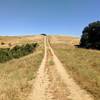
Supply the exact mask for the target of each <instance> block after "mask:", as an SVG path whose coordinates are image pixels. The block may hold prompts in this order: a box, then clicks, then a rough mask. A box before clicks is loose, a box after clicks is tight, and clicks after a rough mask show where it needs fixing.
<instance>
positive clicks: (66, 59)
mask: <svg viewBox="0 0 100 100" xmlns="http://www.w3.org/2000/svg"><path fill="white" fill-rule="evenodd" d="M56 38H58V37H56ZM60 39H61V38H60ZM51 41H52V40H51ZM51 45H52V48H53V49H54V51H55V53H56V55H57V56H58V58H59V59H60V60H61V62H62V63H63V64H64V67H65V69H66V70H68V71H69V73H70V75H71V76H72V77H73V78H74V79H75V80H76V82H77V83H78V84H79V85H80V86H81V87H82V88H84V89H86V90H87V91H88V92H90V93H91V94H92V95H93V96H94V98H95V100H100V51H96V50H87V49H80V48H73V47H71V46H69V45H67V44H64V43H62V42H61V43H51Z"/></svg>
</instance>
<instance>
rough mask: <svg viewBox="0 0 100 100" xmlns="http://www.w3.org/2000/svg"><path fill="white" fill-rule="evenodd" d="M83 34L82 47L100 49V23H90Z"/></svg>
mask: <svg viewBox="0 0 100 100" xmlns="http://www.w3.org/2000/svg"><path fill="white" fill-rule="evenodd" d="M82 33H83V34H82V37H81V39H80V47H84V48H94V49H100V21H96V22H93V23H90V24H89V25H88V26H86V27H85V28H84V30H83V32H82Z"/></svg>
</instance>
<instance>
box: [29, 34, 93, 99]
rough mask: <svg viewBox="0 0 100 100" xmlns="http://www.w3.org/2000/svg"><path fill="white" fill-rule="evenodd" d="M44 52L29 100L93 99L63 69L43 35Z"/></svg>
mask: <svg viewBox="0 0 100 100" xmlns="http://www.w3.org/2000/svg"><path fill="white" fill-rule="evenodd" d="M44 48H45V54H44V58H43V60H42V63H41V65H40V68H39V70H38V72H37V77H36V79H35V82H34V84H33V91H32V93H31V94H30V95H29V100H94V99H93V97H92V96H91V95H90V94H88V93H87V92H86V91H85V90H83V89H81V88H80V86H79V85H78V84H77V83H76V82H75V80H74V79H73V78H72V77H71V76H70V75H69V74H68V72H67V71H66V70H65V69H64V67H63V64H62V63H61V62H60V60H59V59H58V58H57V56H56V55H55V53H54V51H53V49H52V48H51V46H50V43H49V41H48V37H47V36H45V37H44Z"/></svg>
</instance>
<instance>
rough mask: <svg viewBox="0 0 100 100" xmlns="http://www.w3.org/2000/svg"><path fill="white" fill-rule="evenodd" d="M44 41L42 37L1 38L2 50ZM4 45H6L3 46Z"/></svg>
mask: <svg viewBox="0 0 100 100" xmlns="http://www.w3.org/2000/svg"><path fill="white" fill-rule="evenodd" d="M41 40H43V37H42V36H40V35H37V36H35V35H34V36H0V48H7V47H12V46H15V45H20V44H25V43H31V42H38V43H40V42H41ZM2 43H4V44H3V45H2Z"/></svg>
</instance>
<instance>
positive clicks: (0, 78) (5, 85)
mask: <svg viewBox="0 0 100 100" xmlns="http://www.w3.org/2000/svg"><path fill="white" fill-rule="evenodd" d="M9 38H10V37H9ZM11 38H12V37H11ZM15 38H17V37H14V39H15ZM26 38H28V37H26ZM38 39H39V38H38ZM3 40H4V39H3ZM33 40H34V38H32V41H33ZM25 41H28V40H25ZM40 41H42V42H43V38H41V39H40ZM13 42H15V41H14V40H13ZM19 43H20V41H19ZM39 45H40V46H39V47H38V48H37V49H36V51H34V53H33V54H30V55H28V56H25V57H22V58H19V59H13V60H11V61H8V62H6V63H3V64H0V100H27V96H28V94H29V93H30V92H31V89H32V84H33V82H34V78H35V77H36V72H37V70H38V68H39V65H40V63H41V60H42V58H43V52H44V50H43V43H39Z"/></svg>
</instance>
